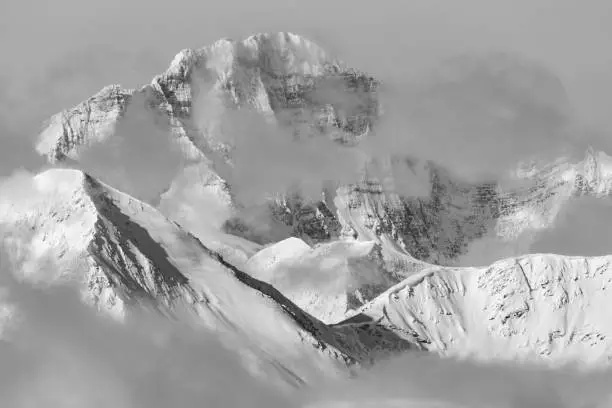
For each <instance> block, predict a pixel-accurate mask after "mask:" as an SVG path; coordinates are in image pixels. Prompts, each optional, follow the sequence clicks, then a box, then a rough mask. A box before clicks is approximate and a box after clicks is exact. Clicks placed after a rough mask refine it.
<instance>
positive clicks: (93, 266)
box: [0, 169, 410, 385]
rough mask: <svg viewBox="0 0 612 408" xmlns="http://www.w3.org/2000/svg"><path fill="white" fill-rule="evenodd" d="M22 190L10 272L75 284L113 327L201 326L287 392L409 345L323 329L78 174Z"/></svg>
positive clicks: (373, 333) (12, 200)
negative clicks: (139, 316) (130, 319)
mask: <svg viewBox="0 0 612 408" xmlns="http://www.w3.org/2000/svg"><path fill="white" fill-rule="evenodd" d="M22 193H23V194H20V195H19V196H15V197H11V196H10V194H7V197H6V198H5V199H4V198H3V201H2V203H1V204H2V210H3V211H2V216H1V218H0V227H1V230H2V232H3V237H4V238H5V239H4V242H5V244H6V249H7V251H8V253H9V254H12V259H11V260H10V261H11V262H12V264H13V268H14V270H15V273H17V274H18V275H19V277H20V278H21V279H25V280H27V281H29V282H32V283H35V284H36V283H38V284H41V283H42V284H46V285H54V284H61V283H65V284H72V285H75V287H76V288H77V289H78V290H80V292H81V293H82V296H83V299H84V300H85V301H86V302H88V303H90V304H92V305H94V306H96V307H97V308H99V309H100V310H101V311H103V312H107V313H110V314H111V315H112V316H114V317H115V318H117V319H118V320H120V321H121V320H123V319H124V318H125V316H126V314H128V313H130V310H131V309H132V308H133V307H139V308H145V309H149V310H152V311H156V312H158V313H162V314H163V315H165V316H167V317H168V318H170V319H178V320H181V321H183V322H185V323H188V324H191V325H193V326H194V327H196V328H198V327H200V328H205V329H207V330H209V331H212V332H215V333H217V334H218V335H219V336H221V337H222V338H223V339H224V341H225V342H226V343H227V344H228V346H229V347H232V348H235V349H236V350H238V351H239V352H240V353H244V355H245V356H246V358H247V359H250V360H252V364H255V366H254V367H251V368H252V369H254V370H255V371H259V370H263V371H264V372H266V374H267V375H272V376H273V377H274V378H276V379H277V380H278V381H280V382H281V383H285V384H287V383H289V384H293V385H296V384H300V383H303V382H308V381H310V380H311V379H313V378H316V376H318V375H322V374H323V375H337V374H339V373H342V372H344V371H346V370H347V365H351V364H355V363H360V362H367V361H369V359H370V358H371V357H372V353H374V352H377V350H378V349H382V350H383V351H385V350H386V351H393V350H398V349H403V348H406V347H409V346H410V345H409V343H407V342H405V341H403V340H399V339H398V340H397V341H396V340H395V338H396V337H395V336H392V335H391V334H390V333H389V334H387V335H385V334H384V332H379V331H378V329H377V327H376V325H366V326H364V328H369V329H368V330H359V331H355V330H351V329H349V330H346V329H345V328H340V329H334V328H330V327H328V326H326V325H325V324H323V323H321V322H320V321H319V320H317V319H315V318H313V317H312V316H310V315H309V314H307V313H305V312H304V311H302V310H301V309H299V308H298V307H297V306H296V305H295V304H294V303H292V302H291V301H290V300H288V299H287V298H286V297H285V296H284V295H282V294H281V293H280V292H279V291H277V290H276V289H275V288H273V287H272V286H271V285H269V284H267V283H264V282H261V281H259V280H257V279H254V278H252V277H251V276H249V275H247V274H246V273H244V272H242V271H240V270H239V269H237V268H236V267H234V266H233V265H231V264H230V263H228V262H227V261H226V260H224V259H223V257H222V256H221V255H219V254H217V253H215V252H213V251H211V250H210V249H208V248H206V247H205V246H204V245H203V244H202V243H201V242H200V241H199V240H198V239H197V238H195V237H194V236H193V235H191V234H189V233H188V232H186V231H184V230H182V229H181V228H180V227H179V226H178V225H177V224H175V223H173V222H171V221H169V220H168V219H167V218H165V217H164V216H163V215H162V214H161V213H159V212H158V211H157V210H156V209H155V208H153V207H151V206H150V205H148V204H145V203H143V202H140V201H138V200H136V199H134V198H132V197H130V196H128V195H126V194H124V193H121V192H119V191H117V190H115V189H113V188H111V187H109V186H107V185H105V184H103V183H101V182H99V181H97V180H95V179H93V178H92V177H90V176H88V175H87V174H85V173H82V172H80V171H78V170H69V169H54V170H48V171H46V172H43V173H41V174H39V175H37V176H35V177H34V178H32V179H31V185H29V186H28V187H27V191H25V190H24V191H23V192H22ZM385 336H388V337H385ZM375 339H376V341H374V340H375ZM385 339H386V340H385ZM306 356H308V357H307V358H306ZM304 358H306V360H307V361H308V362H307V363H304V362H303V360H304Z"/></svg>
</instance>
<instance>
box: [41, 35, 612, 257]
mask: <svg viewBox="0 0 612 408" xmlns="http://www.w3.org/2000/svg"><path fill="white" fill-rule="evenodd" d="M477 62H478V61H477ZM515 65H516V64H515ZM515 65H513V63H511V62H508V59H507V58H493V59H492V60H491V61H488V60H484V63H483V62H482V61H480V62H479V63H474V61H472V60H470V59H469V58H459V59H458V62H457V61H455V62H453V64H450V67H451V68H452V69H451V68H449V69H447V70H446V71H444V70H442V71H441V72H440V73H437V77H436V78H442V79H440V80H439V81H441V82H436V83H434V85H435V86H434V85H432V86H431V87H430V88H425V89H418V90H415V95H419V98H422V99H427V100H428V101H433V102H432V103H438V104H440V103H447V102H448V101H450V102H448V103H453V101H455V99H457V95H461V93H459V94H458V93H457V92H458V91H457V87H459V88H458V89H459V90H461V89H462V90H463V91H462V92H464V91H465V92H472V93H475V94H476V96H478V95H479V94H478V92H481V93H482V92H484V91H480V89H481V88H482V86H481V85H482V84H479V83H475V82H474V78H477V77H479V76H478V75H476V73H479V75H480V74H482V75H480V76H483V75H484V77H485V78H487V80H489V81H490V82H493V83H495V84H497V85H499V86H498V87H497V88H495V89H502V91H499V92H498V94H494V95H489V96H490V97H491V98H493V99H494V100H495V101H496V103H499V104H500V105H503V106H504V109H506V110H511V111H513V112H514V115H515V116H518V117H526V116H529V115H532V114H533V110H534V109H536V110H537V109H540V110H541V109H549V108H546V106H549V105H550V104H552V103H553V102H551V101H559V100H563V98H562V97H563V92H562V90H561V91H559V89H558V88H559V87H558V85H557V83H556V82H555V78H552V79H551V78H550V76H549V77H547V76H546V73H545V72H544V73H543V72H541V70H538V69H535V68H534V69H531V68H524V67H520V68H515ZM513 70H514V71H516V72H514V71H513ZM500 72H501V73H502V74H500ZM508 72H510V74H508ZM485 74H486V75H485ZM536 79H537V80H538V81H536V82H534V83H536V84H539V83H545V84H546V87H547V91H546V92H544V93H545V94H546V95H549V97H548V98H545V100H541V99H542V98H541V97H540V95H539V94H537V95H536V94H532V93H533V92H532V91H530V90H531V89H532V88H533V86H529V83H531V82H529V81H530V80H533V81H535V80H536ZM533 81H532V82H533ZM457 84H458V85H457ZM379 88H380V83H379V82H378V81H377V80H376V79H374V78H372V77H371V76H369V75H367V74H365V73H362V72H359V71H358V70H355V69H352V68H348V67H346V66H345V64H343V63H342V62H340V61H338V60H337V59H335V58H333V57H331V56H329V55H328V54H327V53H326V52H325V51H324V50H322V49H321V48H320V47H318V46H317V45H315V44H313V43H312V42H310V41H308V40H306V39H304V38H301V37H299V36H296V35H294V34H290V33H278V34H260V35H255V36H251V37H249V38H246V39H244V40H241V41H230V40H220V41H218V42H216V43H215V44H213V45H211V46H209V47H205V48H202V49H198V50H191V49H187V50H183V51H181V52H180V53H179V54H177V56H176V57H175V59H174V60H173V61H172V63H171V65H170V67H169V68H168V70H167V71H166V72H164V73H163V74H161V75H159V76H157V77H155V78H154V79H153V80H152V82H151V83H150V84H147V85H145V86H143V87H142V88H140V89H137V90H128V89H123V88H121V87H120V86H118V85H112V86H108V87H106V88H104V89H102V90H101V91H100V92H99V93H98V94H96V95H94V96H93V97H91V98H90V99H88V100H86V101H84V102H82V103H80V104H78V105H77V106H75V107H74V108H72V109H69V110H67V111H64V112H61V113H59V114H57V115H55V116H54V117H53V118H51V119H50V121H49V124H48V126H47V127H46V128H45V130H44V131H43V132H42V133H41V136H40V141H39V143H38V145H37V150H38V151H39V153H41V154H44V155H46V156H47V157H48V159H49V161H51V162H62V161H63V162H66V161H72V160H76V161H79V160H81V159H82V157H83V156H84V155H87V154H88V152H91V155H95V154H96V151H97V150H96V149H100V148H101V147H100V146H103V145H108V144H112V143H113V140H114V139H113V138H117V137H118V136H117V134H118V133H121V129H122V126H123V124H124V123H125V122H127V121H129V118H130V115H131V112H132V111H140V110H143V109H144V110H145V111H146V112H148V113H147V115H148V116H146V118H147V119H146V120H147V121H148V122H154V123H155V128H156V129H158V131H159V129H161V132H162V133H163V134H164V135H165V137H167V138H169V140H170V141H171V142H172V143H173V144H174V145H176V147H177V149H178V150H180V151H181V157H182V159H181V160H182V161H183V163H182V165H181V166H179V167H177V169H176V170H175V172H174V173H172V174H173V175H172V176H171V177H167V178H166V179H164V178H163V177H160V178H159V179H160V180H159V181H158V185H156V187H155V188H154V189H153V190H154V191H159V192H161V195H159V194H158V195H157V198H154V199H152V200H153V201H155V202H158V203H159V208H160V209H162V211H164V213H165V214H166V215H168V216H171V217H172V218H173V219H175V220H176V221H178V222H180V223H181V224H182V225H187V226H189V229H190V231H192V232H193V233H194V234H196V235H197V236H198V237H199V238H200V239H204V240H205V239H206V237H207V236H209V235H210V234H207V233H206V232H205V231H200V230H199V229H198V227H195V226H194V225H196V224H198V225H201V224H204V222H203V221H201V220H202V219H204V218H205V219H206V223H207V224H209V226H212V227H211V228H213V229H214V230H218V229H223V230H224V231H226V232H228V233H230V234H232V235H237V236H241V237H244V238H246V239H247V240H249V241H251V242H253V241H254V242H257V243H259V244H268V243H271V242H276V241H279V240H282V239H285V238H288V237H290V236H295V237H300V238H301V239H303V240H304V241H305V242H306V243H308V244H309V245H314V244H317V243H322V242H328V241H332V240H334V239H337V238H358V239H359V240H364V241H371V240H376V241H379V242H382V241H385V242H386V241H389V242H392V243H393V246H394V247H395V248H397V249H398V250H400V251H403V252H405V253H407V254H410V255H411V256H413V257H415V258H416V259H418V260H422V261H425V262H429V263H435V264H439V265H458V264H466V263H468V264H469V263H473V262H476V263H479V264H487V263H489V262H492V261H493V260H494V259H495V258H492V257H491V256H489V257H487V256H486V255H483V253H484V252H492V251H484V250H482V249H481V247H483V246H486V245H487V244H486V243H487V242H489V241H494V242H495V245H497V246H498V247H499V248H501V249H499V250H496V251H495V255H494V256H495V257H504V256H512V255H517V254H519V253H524V252H526V251H528V250H529V242H530V240H531V238H530V237H531V236H533V235H534V234H536V233H537V232H538V231H539V230H542V229H545V228H547V227H549V226H550V225H552V223H553V222H554V219H555V217H556V214H558V212H559V209H560V208H562V206H563V205H564V203H565V202H567V201H568V200H570V199H571V198H572V197H574V196H576V195H584V194H588V195H595V196H606V195H608V193H609V191H610V186H609V182H608V181H606V180H607V178H606V174H607V173H608V172H609V168H610V159H609V157H608V156H606V155H604V154H602V153H599V152H594V151H587V152H586V156H585V158H584V160H582V161H576V160H572V159H569V158H568V159H564V160H561V161H557V162H554V163H552V164H544V165H538V166H537V167H536V168H532V169H530V170H529V171H522V174H521V175H520V176H517V177H518V178H519V179H522V180H523V181H526V183H524V185H526V187H513V188H510V189H508V188H507V187H505V186H502V185H499V184H498V183H497V182H489V183H475V182H467V181H462V180H461V179H460V178H458V177H457V176H456V175H453V174H451V173H450V172H449V171H447V170H446V169H445V168H444V167H443V166H442V165H440V164H439V163H434V162H427V163H421V164H419V165H420V166H421V170H419V171H420V172H421V173H423V174H424V177H425V179H426V181H427V183H428V184H429V187H428V194H425V195H423V196H420V197H413V196H409V195H404V194H402V192H401V191H399V190H398V189H397V188H396V185H397V184H398V183H401V182H402V176H401V174H403V173H397V172H396V171H395V169H397V168H398V166H400V167H401V166H403V167H407V168H409V169H413V170H414V166H415V159H414V158H410V157H402V156H400V157H396V156H394V157H390V158H389V159H388V163H386V164H384V165H383V170H382V172H381V171H378V172H375V173H373V174H369V175H367V171H366V176H365V179H364V181H363V182H362V183H357V184H353V185H343V186H337V185H334V184H330V185H329V186H328V187H326V188H324V189H323V191H321V197H322V198H321V200H320V201H317V200H314V201H313V200H312V199H307V198H304V197H301V196H300V195H299V194H291V193H287V194H283V195H281V196H277V197H276V198H271V199H269V200H268V201H267V202H266V203H264V204H259V205H258V206H255V207H254V206H252V205H250V204H248V203H245V202H244V201H242V200H241V199H240V197H239V196H238V195H237V194H235V193H236V191H234V189H233V183H234V181H235V180H233V179H234V174H233V171H234V170H233V169H234V168H235V165H236V161H237V160H238V159H236V158H233V156H232V155H233V153H232V152H233V147H232V146H233V143H234V141H232V140H231V138H229V137H228V135H227V134H226V133H227V132H230V133H232V132H231V130H227V129H228V120H229V123H230V124H231V122H232V120H231V118H232V116H231V115H232V114H233V113H235V112H241V111H245V110H250V111H254V112H256V113H257V114H258V115H259V116H260V117H261V118H262V120H264V121H266V122H267V123H272V124H273V125H274V126H276V127H278V128H281V129H284V130H285V131H286V132H287V135H288V136H287V137H290V136H289V135H293V137H294V138H297V139H300V138H303V137H307V136H308V135H310V136H312V135H313V134H316V135H325V137H329V138H331V139H332V140H335V141H336V142H337V143H339V144H340V145H347V144H348V145H350V144H353V143H358V142H359V140H361V139H362V138H363V137H367V135H368V134H370V133H372V132H373V131H375V129H376V126H377V121H379V120H380V119H381V118H383V119H384V114H382V113H381V112H382V109H381V104H380V95H379ZM485 88H486V87H485ZM549 88H550V89H549ZM486 89H488V88H486ZM473 90H476V91H473ZM530 92H531V93H530ZM555 95H556V96H555ZM521 97H522V98H523V99H520V98H521ZM415 99H416V98H415ZM515 100H519V101H522V102H521V103H522V104H521V103H518V102H515ZM525 101H527V102H525ZM413 102H414V101H407V103H413ZM523 102H525V103H523ZM547 103H548V104H549V105H546V104H547ZM554 103H555V104H557V105H558V104H561V105H562V103H560V102H554ZM456 104H457V106H459V105H461V106H462V105H465V104H464V103H462V102H461V101H458V102H457V101H456ZM542 104H544V106H545V108H541V105H542ZM532 105H533V106H532ZM452 106H455V105H452ZM530 106H531V108H530ZM549 107H550V106H549ZM466 109H467V108H466ZM500 109H501V108H500ZM563 109H564V108H563V106H561V107H557V106H556V105H555V106H553V107H552V108H550V111H551V112H552V113H550V112H549V113H547V114H546V115H545V116H546V117H550V118H552V119H551V123H552V124H551V125H550V126H549V127H550V129H549V128H543V129H544V130H545V131H547V132H548V131H550V132H552V131H555V129H557V128H558V127H559V126H561V125H560V124H559V123H560V122H562V120H561V119H558V118H557V116H559V115H557V116H555V115H556V114H555V112H557V111H563ZM413 110H414V112H420V111H419V110H418V106H417V107H415V108H414V109H413ZM470 112H471V111H470ZM546 112H548V111H546ZM546 112H544V113H546ZM468 113H469V112H468ZM466 114H467V113H466ZM228 115H229V116H228ZM381 115H382V116H381ZM529 117H531V116H529ZM227 118H229V119H227ZM419 123H421V122H419ZM423 123H425V122H423ZM504 123H505V122H504ZM422 126H426V123H425V124H422ZM505 126H506V125H505ZM542 126H544V125H542ZM230 127H231V126H230ZM506 127H508V128H509V127H511V124H508V125H507V126H506ZM504 129H505V128H504ZM243 130H244V132H242V133H245V132H246V133H248V131H249V129H243ZM304 135H307V136H304ZM385 166H386V167H385ZM86 169H87V168H86ZM411 171H412V170H411ZM414 171H416V170H414ZM94 174H95V172H94ZM105 175H106V174H105V173H102V174H100V176H102V177H105ZM121 178H122V179H123V178H125V177H123V176H122V177H121ZM153 178H154V177H153ZM234 184H235V183H234ZM389 186H390V187H389ZM186 204H189V205H186ZM198 207H199V208H208V209H209V211H206V212H205V213H197V214H186V213H187V212H188V211H189V210H188V209H189V208H198ZM192 212H193V211H192ZM196 219H197V220H198V221H195V220H196ZM206 231H210V228H208V229H206ZM518 237H521V238H522V239H521V240H519V239H518ZM226 238H227V236H226ZM232 239H233V238H232ZM207 244H209V245H212V246H214V248H215V249H216V250H222V248H226V249H227V250H229V251H233V250H231V249H228V248H229V247H231V245H229V246H228V245H225V244H223V243H222V242H217V243H216V244H215V243H212V242H207ZM474 253H476V256H474ZM234 255H235V256H236V259H240V260H241V261H246V259H248V258H249V257H250V256H251V255H252V251H247V252H241V251H239V252H238V253H235V254H234ZM483 256H484V259H480V258H482V257H483ZM474 258H478V259H476V260H474Z"/></svg>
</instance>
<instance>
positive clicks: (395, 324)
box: [343, 254, 612, 365]
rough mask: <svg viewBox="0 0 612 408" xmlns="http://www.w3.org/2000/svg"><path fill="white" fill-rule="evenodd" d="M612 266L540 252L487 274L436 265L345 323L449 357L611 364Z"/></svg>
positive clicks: (507, 262) (508, 261)
mask: <svg viewBox="0 0 612 408" xmlns="http://www.w3.org/2000/svg"><path fill="white" fill-rule="evenodd" d="M611 263H612V257H610V256H603V257H591V258H585V257H567V256H560V255H552V254H535V255H525V256H522V257H518V258H508V259H504V260H500V261H498V262H495V263H493V264H492V265H490V266H488V267H483V268H449V267H439V266H432V267H431V268H429V269H426V270H424V271H422V272H420V273H418V274H416V275H414V276H412V277H410V278H408V279H406V280H404V281H403V282H401V283H399V284H397V285H395V286H393V287H392V288H390V289H388V290H387V291H386V292H384V293H383V294H381V295H380V296H378V297H377V298H376V299H374V300H373V301H372V302H370V303H368V304H367V305H365V306H363V307H362V308H361V309H360V311H359V314H357V315H356V316H353V317H352V318H350V319H348V320H346V321H345V322H343V323H346V324H350V323H352V322H358V321H360V320H363V319H366V320H376V321H379V323H380V324H383V325H385V326H387V327H388V328H389V329H390V330H393V331H394V332H395V333H397V334H398V335H399V336H401V337H403V338H405V339H409V340H410V341H412V342H415V343H419V344H421V345H423V346H424V347H425V349H427V350H429V351H432V352H436V353H441V354H443V355H460V356H470V357H474V358H482V359H490V358H492V359H502V360H512V359H518V360H521V359H534V358H535V359H540V358H542V359H544V360H546V361H551V362H554V363H565V362H578V363H581V364H586V365H605V364H607V363H608V362H609V361H610V359H612V327H611V326H610V324H609V322H610V318H612V307H611V302H612V297H610V295H609V293H608V292H609V291H610V290H612V268H611Z"/></svg>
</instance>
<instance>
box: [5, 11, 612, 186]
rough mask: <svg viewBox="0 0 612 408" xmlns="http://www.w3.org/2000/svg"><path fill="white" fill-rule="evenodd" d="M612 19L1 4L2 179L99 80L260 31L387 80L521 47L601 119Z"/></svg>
mask: <svg viewBox="0 0 612 408" xmlns="http://www.w3.org/2000/svg"><path fill="white" fill-rule="evenodd" d="M610 17H612V3H610V2H608V1H605V0H585V1H581V2H576V1H570V0H554V1H553V0H529V1H527V0H518V1H498V0H465V1H462V2H451V1H442V0H427V1H425V0H395V1H391V0H380V1H377V2H376V3H375V6H374V5H373V4H372V2H365V1H361V0H351V1H348V0H335V1H331V2H330V1H323V0H312V1H301V2H297V1H287V0H264V1H260V2H247V1H244V0H240V1H236V0H226V1H220V2H201V1H194V0H178V1H175V2H172V3H169V2H165V3H162V2H145V1H133V0H108V1H104V2H93V1H82V0H78V1H77V0H57V1H53V2H49V1H44V0H19V1H17V0H4V1H2V4H1V5H0V52H1V53H2V55H3V58H2V64H0V137H1V138H2V139H1V142H0V143H1V144H0V152H1V153H2V154H0V174H6V173H7V172H9V171H10V170H11V169H12V168H14V167H15V166H18V165H23V164H24V163H31V162H32V161H33V160H34V155H30V156H29V157H26V156H28V155H27V152H28V148H27V146H28V145H30V144H31V140H32V138H33V137H34V135H36V133H37V129H38V128H39V126H40V124H41V122H42V121H43V120H44V119H45V118H47V117H48V116H49V115H51V114H53V113H55V112H57V111H59V110H61V109H62V108H67V107H69V106H72V105H73V104H75V103H77V102H79V101H81V100H83V99H85V98H87V97H88V96H90V95H91V94H93V93H95V92H96V91H97V90H99V89H100V88H101V87H102V86H104V85H106V84H109V83H121V84H123V85H125V86H135V85H136V84H139V83H143V82H148V81H149V80H150V78H151V77H152V76H153V75H154V74H155V73H158V72H160V71H162V70H163V69H165V67H166V66H167V65H168V63H169V62H170V60H171V59H172V57H173V56H174V55H175V54H176V52H178V51H179V50H180V49H182V48H186V47H199V46H203V45H206V44H209V43H211V42H212V41H214V40H216V39H218V38H220V37H234V38H238V37H242V36H245V35H248V34H250V33H253V32H259V31H278V30H288V31H293V32H296V33H301V34H305V35H306V36H308V37H310V38H312V39H314V40H315V41H317V42H319V43H321V44H322V45H323V46H324V47H326V48H328V49H330V50H331V51H332V52H337V53H338V54H340V55H341V56H342V57H344V58H345V59H346V60H347V61H348V62H349V63H351V65H354V66H356V67H359V68H361V69H364V70H368V71H370V72H372V73H374V74H375V75H377V76H378V77H380V78H382V79H387V80H389V79H391V80H394V81H398V80H401V78H402V77H403V76H405V74H406V73H408V72H411V70H414V69H418V68H420V67H423V66H427V65H428V64H429V63H430V62H431V61H432V57H433V58H435V57H438V56H441V55H446V54H450V53H456V52H461V51H466V50H485V49H494V50H512V51H518V52H520V53H522V54H524V55H525V56H527V57H531V58H534V59H536V60H538V61H540V62H543V63H544V64H545V65H546V66H548V67H549V68H550V69H551V70H552V71H554V72H555V73H556V74H558V75H559V76H560V77H561V79H562V80H563V82H564V84H565V86H566V88H567V90H568V93H569V94H570V97H571V100H572V102H573V104H574V105H575V107H576V109H577V110H578V111H579V112H580V114H581V115H582V116H583V117H584V118H585V119H587V120H589V121H594V122H599V123H603V124H605V125H608V124H609V121H610V119H609V116H610V115H609V114H608V106H611V102H612V101H611V100H610V98H612V96H610V95H612V69H611V68H612V56H611V55H610V53H609V52H608V50H607V47H608V46H607V39H609V38H610V37H611V34H612V33H611V31H612V28H609V21H610Z"/></svg>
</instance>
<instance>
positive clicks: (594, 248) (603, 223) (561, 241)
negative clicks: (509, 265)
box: [529, 197, 612, 256]
mask: <svg viewBox="0 0 612 408" xmlns="http://www.w3.org/2000/svg"><path fill="white" fill-rule="evenodd" d="M610 225H612V204H611V203H610V202H609V200H606V199H602V198H594V197H579V198H575V199H573V200H571V201H569V202H568V203H567V204H566V205H565V206H564V207H563V208H562V209H561V212H560V213H559V214H558V216H557V218H556V220H555V223H554V225H553V227H552V228H550V229H547V230H544V231H542V232H540V233H539V234H538V235H536V237H535V240H534V242H533V243H532V245H531V247H530V249H529V252H532V253H554V254H563V255H570V256H578V255H580V256H602V255H608V254H610V253H611V252H612V230H611V229H610Z"/></svg>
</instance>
